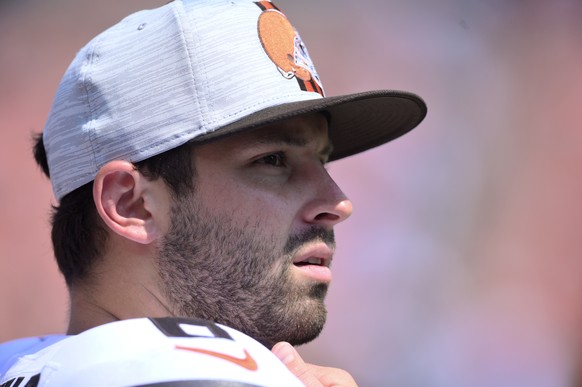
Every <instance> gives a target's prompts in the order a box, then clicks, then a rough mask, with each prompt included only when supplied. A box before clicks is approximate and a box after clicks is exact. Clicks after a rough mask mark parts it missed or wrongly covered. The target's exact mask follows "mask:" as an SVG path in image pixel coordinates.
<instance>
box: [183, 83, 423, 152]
mask: <svg viewBox="0 0 582 387" xmlns="http://www.w3.org/2000/svg"><path fill="white" fill-rule="evenodd" d="M426 111H427V109H426V104H425V103H424V101H423V100H422V99H421V98H420V97H418V96H417V95H415V94H412V93H408V92H403V91H393V90H377V91H369V92H364V93H358V94H349V95H342V96H337V97H325V98H319V99H313V100H307V101H299V102H291V103H286V104H282V105H278V106H273V107H270V108H267V109H264V110H261V111H258V112H256V113H253V114H250V115H248V116H246V117H244V118H242V119H240V120H238V121H235V122H233V123H231V124H228V125H226V126H223V127H222V128H220V129H218V130H216V131H214V132H211V133H207V134H204V135H202V136H199V137H197V138H195V139H193V141H196V142H197V141H205V140H210V139H216V138H219V137H222V136H225V135H228V134H234V133H237V132H240V131H243V130H248V129H253V128H257V127H260V126H263V125H267V124H271V123H274V122H277V121H280V120H284V119H286V118H291V117H295V116H298V115H302V114H307V113H314V112H326V113H327V114H328V116H329V137H330V141H331V143H332V145H333V151H332V153H331V155H330V159H329V161H333V160H338V159H341V158H344V157H347V156H351V155H353V154H356V153H360V152H363V151H365V150H368V149H370V148H374V147H376V146H378V145H382V144H385V143H387V142H389V141H392V140H394V139H395V138H397V137H400V136H402V135H403V134H405V133H407V132H409V131H410V130H412V129H414V128H415V127H416V126H417V125H418V124H419V123H420V122H421V121H422V120H423V119H424V117H425V116H426Z"/></svg>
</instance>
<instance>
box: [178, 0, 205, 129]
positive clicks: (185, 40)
mask: <svg viewBox="0 0 582 387" xmlns="http://www.w3.org/2000/svg"><path fill="white" fill-rule="evenodd" d="M170 6H171V7H172V9H173V10H174V16H175V18H176V22H177V23H178V28H179V29H180V36H181V38H182V44H183V45H184V51H185V52H186V54H187V55H188V68H189V69H190V77H191V79H192V85H193V86H194V89H195V90H196V96H195V98H193V99H194V102H195V103H196V105H198V111H200V113H201V117H200V121H201V122H202V125H203V126H204V127H206V119H205V117H206V114H202V101H200V98H199V96H200V93H199V85H198V83H197V82H196V81H195V76H194V65H193V56H192V53H191V52H190V46H189V44H188V42H189V41H190V40H192V41H195V40H197V39H196V35H197V34H195V33H193V31H192V30H194V29H195V28H196V26H195V24H196V23H190V24H191V30H190V31H189V32H191V33H190V34H188V36H186V29H185V28H184V25H183V24H182V17H184V18H185V17H186V12H185V10H184V6H183V2H182V1H174V2H172V3H171V4H170ZM195 43H196V44H197V46H200V44H199V42H198V41H196V42H195ZM205 75H206V74H205ZM206 83H208V82H206ZM206 108H208V106H206Z"/></svg>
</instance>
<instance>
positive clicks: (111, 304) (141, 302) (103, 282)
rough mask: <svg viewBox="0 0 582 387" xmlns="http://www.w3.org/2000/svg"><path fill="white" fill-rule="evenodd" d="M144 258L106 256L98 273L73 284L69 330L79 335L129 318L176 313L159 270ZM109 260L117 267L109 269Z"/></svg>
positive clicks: (164, 315)
mask: <svg viewBox="0 0 582 387" xmlns="http://www.w3.org/2000/svg"><path fill="white" fill-rule="evenodd" d="M109 258H111V257H109ZM145 260H147V258H145V257H141V258H139V259H136V260H132V259H129V258H128V257H127V256H125V257H124V258H123V259H120V257H116V259H105V260H104V261H103V262H104V263H103V265H102V266H101V267H99V268H98V273H99V274H94V275H92V276H91V277H92V278H91V279H83V280H82V281H78V282H77V283H75V284H73V285H71V287H70V289H69V296H70V303H71V309H70V318H69V327H68V329H67V333H68V334H78V333H80V332H83V331H85V330H87V329H90V328H93V327H96V326H98V325H102V324H106V323H109V322H113V321H119V320H126V319H130V318H140V317H167V316H174V315H175V313H174V312H173V311H172V308H171V307H170V305H169V303H168V301H167V300H166V298H165V297H164V296H163V291H162V290H161V289H160V286H159V280H158V276H157V273H156V272H155V271H153V270H152V267H154V266H153V265H149V264H147V263H146V262H144V261H145ZM132 261H133V262H132ZM107 262H113V263H115V265H117V266H116V267H115V269H114V270H107ZM96 271H97V270H96Z"/></svg>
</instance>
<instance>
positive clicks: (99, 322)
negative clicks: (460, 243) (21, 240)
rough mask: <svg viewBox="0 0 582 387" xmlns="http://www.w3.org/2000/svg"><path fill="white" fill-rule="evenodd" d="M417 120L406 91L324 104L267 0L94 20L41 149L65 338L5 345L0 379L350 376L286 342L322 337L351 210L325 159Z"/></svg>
mask: <svg viewBox="0 0 582 387" xmlns="http://www.w3.org/2000/svg"><path fill="white" fill-rule="evenodd" d="M425 114H426V107H425V105H424V103H423V102H422V100H420V99H419V98H418V97H417V96H415V95H412V94H409V93H403V92H392V91H374V92H367V93H361V94H354V95H347V96H339V97H324V91H323V87H322V85H321V81H320V78H319V76H318V74H317V72H316V70H315V67H314V66H313V63H312V61H311V59H310V57H309V54H308V52H307V49H306V48H305V46H304V44H303V42H302V40H301V38H300V36H299V34H298V33H297V32H296V31H295V29H294V28H293V27H292V25H291V23H290V22H289V20H288V19H287V18H286V17H285V15H284V14H283V13H282V12H281V11H280V10H279V9H278V8H277V7H276V6H275V5H274V4H273V3H271V2H269V1H251V0H236V1H222V0H220V1H219V0H205V1H202V0H199V1H188V0H182V1H178V0H176V1H173V2H170V3H169V4H167V5H165V6H162V7H160V8H158V9H154V10H149V11H142V12H138V13H136V14H133V15H130V16H129V17H127V18H126V19H124V20H123V21H121V22H120V23H119V24H117V25H115V26H113V27H111V28H110V29H108V30H106V31H105V32H103V33H102V34H100V35H99V36H97V37H96V38H94V39H93V40H92V41H91V42H89V43H88V44H87V45H86V46H85V47H84V48H83V49H82V50H81V51H80V52H79V53H78V54H77V56H76V58H75V60H74V61H73V62H72V64H71V66H70V67H69V69H68V70H67V72H66V73H65V75H64V77H63V80H62V82H61V84H60V86H59V89H58V91H57V93H56V96H55V101H54V103H53V108H52V111H51V113H50V115H49V118H48V121H47V124H46V126H45V129H44V131H43V133H42V135H40V136H39V137H38V140H37V143H36V146H35V158H36V160H37V162H38V163H39V164H40V165H41V167H42V168H43V170H44V172H45V173H46V174H47V176H50V179H51V182H52V185H53V190H54V193H55V196H56V198H57V200H58V201H59V205H58V206H57V207H55V210H54V214H53V219H52V226H53V229H52V240H53V246H54V251H55V256H56V259H57V263H58V265H59V268H60V270H61V272H62V273H63V275H64V277H65V280H66V283H67V285H68V288H69V293H70V302H71V312H70V322H69V328H68V332H67V333H68V336H64V335H63V336H60V335H59V336H51V337H45V338H32V339H24V340H19V341H16V342H12V343H8V344H4V346H2V347H0V364H1V365H0V384H1V385H2V386H4V385H6V386H15V385H25V384H26V385H31V386H32V385H39V386H45V385H46V386H49V385H66V384H71V385H74V384H76V385H80V384H82V385H162V383H163V385H200V383H202V382H204V383H206V384H210V383H215V382H216V383H223V384H214V385H298V383H299V381H301V382H302V383H303V384H305V385H309V386H318V385H354V381H353V379H352V378H351V376H350V375H349V374H348V373H346V372H345V371H341V370H338V369H333V368H327V367H318V366H315V365H311V364H306V363H304V362H303V360H302V359H301V358H300V356H299V355H298V354H297V352H296V351H295V349H294V348H293V347H292V345H300V344H303V343H306V342H309V341H311V340H313V339H314V338H315V337H317V336H318V334H319V333H320V331H321V330H322V328H323V325H324V323H325V319H326V309H325V305H324V298H325V294H326V292H327V288H328V286H329V283H330V281H331V271H330V265H331V261H332V257H333V253H334V249H335V241H334V236H333V227H334V226H335V225H336V224H337V223H339V222H341V221H343V220H345V219H346V218H347V217H349V215H350V214H351V211H352V205H351V202H350V201H349V200H348V199H347V197H346V196H345V195H344V194H343V192H342V191H341V190H340V188H339V187H338V186H337V185H336V184H335V182H334V181H333V179H331V177H330V176H329V175H328V173H327V171H326V169H325V164H326V163H327V162H329V161H333V160H337V159H339V158H342V157H346V156H350V155H353V154H355V153H358V152H361V151H364V150H367V149H369V148H371V147H374V146H377V145H380V144H383V143H385V142H388V141H390V140H392V139H394V138H396V137H398V136H400V135H402V134H404V133H406V132H408V131H409V130H411V129H412V128H414V127H415V126H416V125H418V123H420V121H422V119H423V118H424V116H425ZM249 336H250V337H249ZM251 338H252V339H251ZM255 340H256V341H255ZM259 343H260V344H259ZM269 349H270V350H271V351H272V352H269ZM283 365H284V366H283ZM285 366H286V367H285ZM224 383H228V384H224ZM235 383H236V384H235Z"/></svg>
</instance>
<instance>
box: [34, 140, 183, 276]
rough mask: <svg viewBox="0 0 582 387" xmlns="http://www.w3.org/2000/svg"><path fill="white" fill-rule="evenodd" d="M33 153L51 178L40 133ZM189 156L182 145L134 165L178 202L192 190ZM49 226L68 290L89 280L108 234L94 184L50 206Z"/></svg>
mask: <svg viewBox="0 0 582 387" xmlns="http://www.w3.org/2000/svg"><path fill="white" fill-rule="evenodd" d="M33 151H34V158H35V160H36V162H37V164H38V165H39V166H40V168H41V169H42V171H43V172H44V174H45V175H46V176H47V177H48V178H50V171H49V167H48V161H47V157H46V152H45V148H44V142H43V138H42V133H40V134H38V135H36V136H35V138H34V150H33ZM191 152H192V146H191V145H189V144H185V145H182V146H179V147H177V148H174V149H171V150H169V151H167V152H165V153H162V154H159V155H157V156H153V157H150V158H149V159H146V160H143V161H139V162H137V163H135V164H134V165H135V167H136V169H137V170H138V171H139V172H140V173H141V174H143V175H144V176H145V177H147V178H148V179H150V180H156V179H158V178H160V177H161V178H162V179H163V180H164V182H165V183H166V184H167V185H168V187H169V188H170V193H171V194H172V196H173V198H178V197H180V196H182V195H184V194H186V193H188V192H191V191H192V190H193V189H194V177H195V168H194V164H193V162H192V153H191ZM51 224H52V232H51V239H52V243H53V250H54V254H55V258H56V260H57V264H58V266H59V270H60V271H61V273H63V276H64V277H65V281H66V283H67V285H68V286H69V287H70V286H71V285H72V284H73V283H74V282H75V281H76V280H80V279H85V278H87V277H88V276H89V274H90V273H91V267H92V265H93V264H94V263H95V262H96V261H97V260H99V259H100V258H101V257H102V256H103V254H104V249H105V248H106V242H107V231H106V229H105V225H104V224H103V221H102V220H101V218H100V217H99V215H98V214H97V210H96V208H95V203H94V202H93V182H90V183H87V184H85V185H83V186H81V187H80V188H77V189H76V190H74V191H72V192H70V193H68V194H66V195H65V196H64V197H63V198H61V201H60V204H59V205H58V206H52V216H51Z"/></svg>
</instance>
